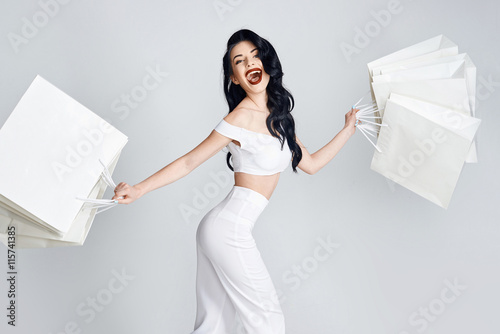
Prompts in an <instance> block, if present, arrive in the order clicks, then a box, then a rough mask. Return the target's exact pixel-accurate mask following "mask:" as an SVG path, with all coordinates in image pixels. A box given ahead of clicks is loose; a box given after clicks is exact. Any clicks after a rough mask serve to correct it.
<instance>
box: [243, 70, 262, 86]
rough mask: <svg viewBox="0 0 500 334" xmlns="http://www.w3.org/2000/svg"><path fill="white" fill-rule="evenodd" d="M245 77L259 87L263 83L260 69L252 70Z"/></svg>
mask: <svg viewBox="0 0 500 334" xmlns="http://www.w3.org/2000/svg"><path fill="white" fill-rule="evenodd" d="M245 77H246V79H247V81H248V82H249V83H250V84H251V85H257V84H259V83H260V82H261V81H262V70H261V69H260V68H258V67H255V68H251V69H249V70H248V71H247V72H246V73H245Z"/></svg>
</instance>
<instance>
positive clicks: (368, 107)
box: [352, 92, 388, 152]
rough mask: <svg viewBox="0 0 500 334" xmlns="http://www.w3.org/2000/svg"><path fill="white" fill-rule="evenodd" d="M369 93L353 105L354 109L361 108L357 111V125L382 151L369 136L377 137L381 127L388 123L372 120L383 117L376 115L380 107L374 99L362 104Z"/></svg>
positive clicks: (374, 145)
mask: <svg viewBox="0 0 500 334" xmlns="http://www.w3.org/2000/svg"><path fill="white" fill-rule="evenodd" d="M369 94H370V92H368V93H366V94H365V95H363V96H362V97H361V98H360V99H359V100H358V102H356V103H355V104H354V105H353V106H352V109H356V108H357V109H359V110H358V112H357V113H356V124H355V126H356V128H357V129H358V130H359V132H361V133H362V134H363V136H365V137H366V139H368V141H369V142H370V144H372V145H373V147H375V149H377V151H379V152H382V151H381V150H380V148H379V147H378V146H377V145H376V144H375V143H374V142H373V141H372V140H371V139H370V137H368V136H372V137H374V138H376V137H377V134H378V132H379V130H380V128H381V127H384V126H388V125H387V124H384V123H377V122H374V121H371V120H377V119H380V120H382V117H379V116H375V113H376V112H377V111H379V109H378V108H377V103H376V102H375V101H373V100H372V101H371V102H370V103H365V104H361V105H360V103H361V101H363V100H364V98H365V97H366V96H368V95H369ZM370 115H373V116H370ZM369 119H371V120H369ZM369 125H374V126H377V127H378V128H375V129H376V130H374V129H373V127H369ZM373 132H374V133H375V134H374V133H373Z"/></svg>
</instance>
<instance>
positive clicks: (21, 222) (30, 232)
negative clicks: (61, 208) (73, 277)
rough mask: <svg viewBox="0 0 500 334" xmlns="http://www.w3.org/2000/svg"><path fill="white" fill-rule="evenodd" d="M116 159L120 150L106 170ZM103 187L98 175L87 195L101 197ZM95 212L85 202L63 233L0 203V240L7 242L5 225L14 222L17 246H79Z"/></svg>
mask: <svg viewBox="0 0 500 334" xmlns="http://www.w3.org/2000/svg"><path fill="white" fill-rule="evenodd" d="M118 159H119V154H118V155H117V156H116V158H115V159H113V161H112V162H111V165H110V166H109V167H107V170H108V171H109V173H113V171H114V169H115V167H116V164H117V162H118ZM106 188H107V184H106V182H105V181H104V180H103V179H102V178H101V179H100V180H99V181H98V182H97V184H96V185H95V186H94V188H93V189H92V191H91V192H90V194H89V195H88V198H94V199H98V198H102V196H103V195H104V192H105V190H106ZM95 215H96V209H93V208H91V207H90V208H89V207H87V206H86V205H84V206H83V207H82V209H81V210H80V212H79V213H78V215H77V217H76V218H75V220H74V221H73V223H72V224H71V227H70V229H69V231H68V232H67V233H65V234H63V235H58V234H54V233H52V232H49V231H47V230H45V229H42V228H40V227H38V226H37V225H36V224H33V222H31V221H30V220H27V219H25V218H23V217H21V216H19V215H16V214H15V213H13V212H11V211H9V210H7V209H5V208H2V207H0V242H2V243H4V244H5V245H7V244H8V234H7V229H8V228H9V227H10V226H14V227H15V231H16V248H48V247H62V246H81V245H83V243H84V242H85V239H86V238H87V235H88V233H89V230H90V227H91V226H92V222H93V221H94V217H95Z"/></svg>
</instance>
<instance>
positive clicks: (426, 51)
mask: <svg viewBox="0 0 500 334" xmlns="http://www.w3.org/2000/svg"><path fill="white" fill-rule="evenodd" d="M457 54H458V46H457V45H456V44H455V43H453V42H452V41H451V40H449V39H448V38H447V37H445V36H444V35H439V36H436V37H433V38H430V39H428V40H425V41H423V42H420V43H417V44H415V45H412V46H409V47H406V48H404V49H401V50H399V51H396V52H393V53H391V54H389V55H387V56H384V57H382V58H379V59H376V60H374V61H372V62H370V63H368V71H369V75H370V82H371V81H372V80H371V79H372V76H374V75H378V74H379V72H380V70H383V66H386V65H390V66H394V65H401V66H403V65H405V64H408V63H412V62H418V61H425V60H428V59H433V58H436V57H445V56H453V55H457Z"/></svg>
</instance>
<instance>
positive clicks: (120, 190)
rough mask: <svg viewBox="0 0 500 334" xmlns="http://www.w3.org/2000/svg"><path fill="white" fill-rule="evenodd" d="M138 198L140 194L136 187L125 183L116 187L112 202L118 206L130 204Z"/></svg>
mask: <svg viewBox="0 0 500 334" xmlns="http://www.w3.org/2000/svg"><path fill="white" fill-rule="evenodd" d="M139 197H140V192H139V190H138V189H137V187H136V186H131V185H129V184H127V183H125V182H120V183H118V184H117V185H116V188H115V196H113V198H111V199H112V200H116V201H118V204H130V203H132V202H133V201H135V200H136V199H138V198H139Z"/></svg>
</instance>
